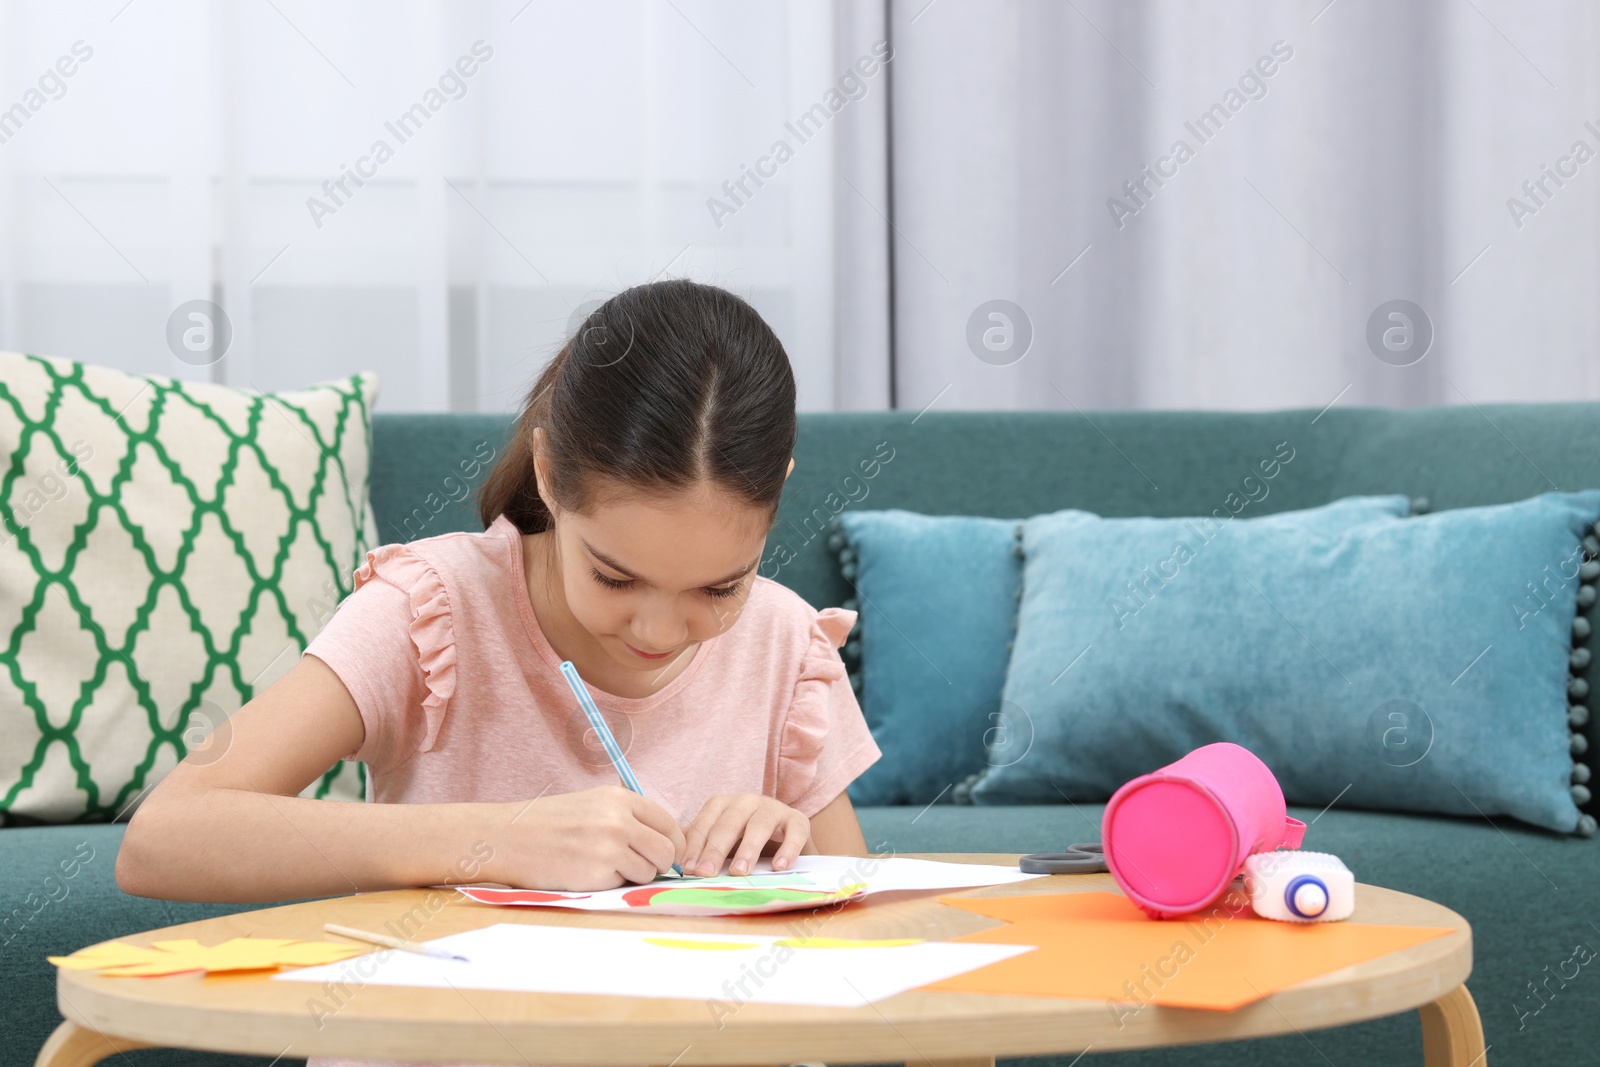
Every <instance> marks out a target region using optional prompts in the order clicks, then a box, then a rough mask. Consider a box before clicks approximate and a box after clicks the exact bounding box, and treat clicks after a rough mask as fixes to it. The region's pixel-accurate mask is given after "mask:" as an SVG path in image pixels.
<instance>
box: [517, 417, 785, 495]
mask: <svg viewBox="0 0 1600 1067" xmlns="http://www.w3.org/2000/svg"><path fill="white" fill-rule="evenodd" d="M539 429H541V430H542V429H544V427H542V426H541V427H539ZM536 432H537V431H536ZM793 473H794V457H793V456H790V457H789V469H788V470H786V471H784V472H783V480H784V481H788V480H789V475H791V474H793Z"/></svg>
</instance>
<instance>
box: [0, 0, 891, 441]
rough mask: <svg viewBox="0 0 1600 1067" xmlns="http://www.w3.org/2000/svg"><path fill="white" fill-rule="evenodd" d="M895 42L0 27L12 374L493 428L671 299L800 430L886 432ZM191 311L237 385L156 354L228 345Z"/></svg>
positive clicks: (70, 15)
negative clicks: (776, 361)
mask: <svg viewBox="0 0 1600 1067" xmlns="http://www.w3.org/2000/svg"><path fill="white" fill-rule="evenodd" d="M882 27H883V9H882V5H881V4H876V3H875V4H871V5H855V4H850V3H847V2H845V0H840V2H839V3H838V4H837V5H829V4H820V3H811V2H805V0H791V2H789V3H786V4H757V5H747V4H739V3H736V2H733V0H670V2H665V0H601V2H596V3H584V4H556V3H549V2H547V0H532V2H530V0H503V2H502V0H493V2H489V0H409V2H407V3H400V4H390V3H379V2H376V0H366V2H362V3H341V4H331V5H330V4H315V3H310V2H308V0H251V2H248V3H246V2H233V0H135V2H133V3H131V4H130V3H128V2H127V0H103V2H94V3H83V4H71V5H66V4H53V3H45V2H42V0H40V2H11V3H6V4H3V5H0V347H4V348H6V349H20V350H23V351H30V352H37V353H41V354H49V355H57V356H64V357H69V358H75V359H83V360H87V361H90V362H95V363H100V364H104V365H108V366H114V367H119V368H122V369H126V370H130V371H134V372H139V373H161V374H169V375H172V376H173V377H179V378H198V379H205V380H215V381H220V382H224V383H227V384H230V385H236V386H239V387H242V388H256V389H260V390H263V391H266V390H271V389H276V388H292V387H299V386H303V385H306V384H309V383H311V382H314V381H320V380H326V379H329V378H333V377H338V376H343V375H346V374H349V373H353V372H355V371H359V370H365V369H372V370H376V371H378V372H379V373H380V374H381V375H382V394H381V396H380V399H379V409H380V410H389V411H401V410H412V411H443V410H467V411H471V410H479V411H505V410H510V409H511V408H512V407H513V406H514V405H515V403H516V401H517V400H518V399H519V398H520V396H521V395H522V394H523V393H524V392H525V390H526V388H527V386H528V385H529V383H531V381H532V379H533V377H534V375H535V374H536V373H537V371H538V370H539V368H540V367H541V366H542V365H543V364H544V362H545V361H546V360H547V359H548V358H549V357H550V356H551V355H552V354H553V353H554V350H555V346H556V344H557V342H558V340H559V339H560V338H561V337H562V336H563V335H564V334H565V332H566V331H567V330H568V327H569V322H570V321H571V320H572V317H573V315H574V313H575V312H577V311H578V310H580V309H581V308H583V306H584V305H585V303H586V302H588V301H591V300H595V299H602V298H604V297H605V296H607V295H609V294H611V293H613V292H616V291H617V290H619V289H622V288H625V287H626V286H628V285H631V284H634V283H637V282H641V281H645V280H648V279H651V278H655V277H660V276H664V275H670V276H683V277H692V278H695V279H697V280H700V281H707V282H713V283H716V284H720V285H723V286H726V287H727V288H729V289H732V290H733V291H735V292H738V293H740V294H741V295H743V296H745V297H746V298H747V299H749V300H751V302H752V303H754V304H755V306H756V307H757V308H758V309H759V310H760V311H761V313H762V314H763V315H764V316H765V317H766V318H767V320H768V321H769V322H770V323H771V324H772V325H773V327H774V329H775V330H776V331H777V332H778V334H779V336H780V337H781V338H782V340H783V341H784V344H785V346H786V348H787V349H788V351H789V353H790V356H791V358H792V360H793V361H794V364H795V367H796V375H797V379H798V381H799V386H800V398H801V406H802V407H803V408H806V409H827V408H835V407H840V406H847V407H848V406H867V407H871V406H883V404H885V403H886V401H887V386H886V384H885V383H886V381H887V379H886V368H887V343H888V342H887V333H888V320H887V316H886V314H885V312H884V307H885V306H886V304H885V303H884V302H883V301H882V300H881V299H880V297H881V295H882V294H884V293H886V292H887V275H886V273H885V271H886V244H885V242H884V237H883V235H884V234H886V233H887V223H886V222H885V221H884V218H883V217H882V216H881V215H879V214H876V212H878V211H883V210H886V207H887V194H886V186H885V172H884V166H883V157H882V153H883V148H882V146H883V140H882V137H883V127H884V108H883V101H884V94H883V91H882V85H883V80H884V77H883V71H882V69H881V65H877V66H874V69H873V71H872V73H871V74H861V73H859V70H860V69H864V68H856V67H854V66H853V65H854V64H856V63H857V61H858V60H859V59H860V58H861V57H864V56H870V55H871V54H872V51H873V46H874V43H875V42H877V41H879V40H881V38H882V36H883V33H882ZM868 65H869V66H871V65H873V64H868ZM68 71H70V73H67V72H68ZM852 71H855V73H852ZM779 142H784V143H786V144H787V145H788V149H789V150H788V152H787V153H784V152H780V151H778V150H777V145H778V143H779ZM380 146H381V147H380ZM777 156H782V158H781V159H778V158H776V157H777ZM752 171H754V172H756V173H755V175H754V176H752V174H751V172H752ZM763 174H765V175H766V177H764V178H763V177H762V175H763ZM847 179H848V181H849V183H851V184H853V185H854V190H853V189H852V188H851V187H850V185H849V184H845V182H846V180H847ZM855 190H859V192H857V191H855ZM718 204H720V207H719V206H718ZM841 234H843V235H844V237H845V240H844V241H841ZM190 301H211V302H212V303H214V304H216V305H218V306H219V307H220V308H221V309H222V314H223V315H224V316H225V321H226V324H227V325H228V327H230V328H231V337H230V338H229V341H228V347H227V349H226V352H225V353H224V354H223V355H222V356H221V358H220V359H215V360H214V361H213V360H211V359H210V355H211V354H212V353H214V352H215V351H216V347H215V346H213V347H210V348H204V347H203V348H202V357H203V358H195V356H194V355H193V354H192V353H190V354H188V355H183V354H181V353H178V352H177V350H176V349H175V348H174V346H173V344H171V343H169V340H168V327H169V320H172V319H173V318H174V316H175V313H177V318H178V319H179V320H180V321H179V325H180V326H184V327H188V326H189V325H190V323H191V321H193V322H196V323H198V326H197V327H196V328H199V329H201V330H202V331H204V329H206V328H207V327H210V328H213V329H214V330H220V329H221V328H222V326H221V321H220V320H219V321H217V322H211V321H209V320H208V321H201V320H190V319H189V318H188V317H187V315H188V313H187V311H186V310H184V305H186V304H187V303H188V302H190ZM841 307H842V309H843V312H844V314H845V315H846V316H848V319H841V317H840V309H841ZM179 336H180V337H181V336H182V333H181V331H180V333H179Z"/></svg>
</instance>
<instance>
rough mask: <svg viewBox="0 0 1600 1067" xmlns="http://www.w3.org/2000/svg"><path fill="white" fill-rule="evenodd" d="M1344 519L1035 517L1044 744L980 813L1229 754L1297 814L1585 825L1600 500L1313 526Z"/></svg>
mask: <svg viewBox="0 0 1600 1067" xmlns="http://www.w3.org/2000/svg"><path fill="white" fill-rule="evenodd" d="M1337 506H1338V505H1329V507H1328V508H1327V509H1316V510H1311V511H1303V512H1285V513H1281V514H1278V515H1272V516H1267V517H1264V518H1260V519H1250V520H1245V521H1231V522H1222V521H1212V522H1209V523H1203V522H1196V521H1194V520H1184V521H1180V520H1176V519H1168V520H1151V519H1101V518H1099V517H1097V516H1093V515H1088V514H1086V513H1083V512H1060V513H1057V514H1054V515H1047V516H1040V517H1038V518H1035V519H1030V520H1028V521H1027V522H1026V523H1025V524H1024V535H1023V544H1024V551H1025V553H1026V556H1027V559H1026V562H1025V564H1024V568H1023V598H1022V609H1021V612H1020V618H1019V622H1018V628H1017V642H1016V651H1015V652H1014V654H1013V656H1012V658H1011V665H1010V668H1009V671H1008V673H1007V676H1006V686H1005V691H1004V698H1005V700H1006V701H1007V703H1008V704H1010V705H1014V706H1015V707H1017V708H1019V709H1024V710H1025V712H1026V715H1027V716H1028V718H1029V720H1030V722H1031V724H1032V727H1033V745H1032V748H1031V750H1030V751H1029V752H1028V753H1027V756H1026V757H1025V758H1024V759H1022V760H1020V761H1017V762H1014V763H1011V764H1009V765H1007V766H997V767H992V768H990V769H989V770H987V771H986V772H985V773H984V775H983V777H982V778H981V779H980V780H979V781H978V783H977V784H976V785H975V786H974V787H973V789H972V796H973V800H974V801H975V802H978V803H1027V802H1051V801H1059V800H1060V799H1061V798H1062V797H1063V796H1070V797H1072V798H1073V799H1078V800H1104V799H1106V798H1107V797H1109V796H1110V795H1111V793H1112V792H1113V791H1115V790H1116V789H1117V788H1118V787H1119V786H1120V785H1122V784H1123V783H1124V782H1126V781H1128V780H1129V779H1131V778H1134V777H1136V776H1138V775H1140V774H1144V773H1146V772H1148V771H1152V770H1154V769H1156V768H1157V767H1160V766H1163V765H1165V764H1167V763H1170V762H1172V761H1173V760H1176V759H1178V758H1180V757H1181V756H1183V755H1184V754H1185V753H1187V752H1189V751H1190V750H1192V749H1194V748H1197V747H1199V746H1200V745H1204V744H1208V743H1211V742H1214V741H1231V742H1234V743H1235V744H1240V745H1243V746H1244V747H1245V748H1248V749H1249V750H1250V751H1252V752H1254V753H1255V754H1256V755H1258V756H1260V757H1261V758H1262V760H1264V761H1265V762H1266V764H1267V765H1268V766H1269V767H1271V768H1272V770H1273V772H1274V773H1275V774H1276V775H1277V776H1278V780H1279V782H1280V783H1281V784H1282V786H1283V790H1284V795H1285V796H1286V797H1287V798H1288V799H1289V801H1290V802H1291V803H1300V804H1319V805H1320V804H1327V803H1331V802H1332V801H1333V800H1335V799H1336V798H1340V797H1342V798H1343V803H1344V804H1346V805H1348V806H1353V807H1366V808H1375V809H1383V810H1398V811H1434V812H1444V813H1451V814H1460V815H1470V814H1474V813H1482V814H1487V815H1512V816H1515V817H1517V818H1519V819H1523V820H1526V821H1528V822H1531V823H1534V824H1536V825H1539V826H1544V827H1546V828H1548V829H1552V830H1562V831H1571V830H1573V829H1575V828H1580V820H1579V812H1578V810H1577V807H1576V804H1575V800H1574V790H1575V789H1576V790H1578V791H1579V792H1580V793H1581V795H1582V796H1584V797H1587V792H1588V791H1587V788H1586V787H1583V786H1574V784H1573V771H1574V765H1573V742H1572V737H1571V734H1570V729H1569V718H1570V717H1571V714H1572V713H1571V712H1570V711H1569V704H1568V700H1569V695H1579V690H1581V689H1582V687H1583V685H1584V683H1583V682H1582V681H1581V680H1578V679H1573V678H1571V673H1570V672H1571V668H1572V665H1573V663H1575V662H1578V661H1577V660H1575V659H1574V658H1573V635H1574V629H1573V627H1574V620H1575V612H1576V609H1577V607H1578V600H1579V596H1578V593H1579V587H1580V574H1581V573H1583V572H1584V571H1585V569H1586V568H1587V569H1588V570H1591V571H1593V572H1596V573H1600V563H1595V564H1585V563H1584V556H1585V549H1584V546H1583V543H1582V542H1583V538H1584V536H1585V535H1586V534H1587V533H1588V532H1589V528H1590V526H1591V524H1593V523H1594V522H1595V521H1596V519H1597V518H1600V490H1587V491H1584V492H1580V493H1545V494H1542V495H1540V496H1537V497H1533V498H1531V499H1528V500H1524V501H1520V502H1518V503H1514V504H1499V505H1494V506H1490V507H1478V508H1459V509H1454V510H1450V511H1444V512H1438V513H1436V514H1431V515H1422V516H1416V517H1412V518H1396V517H1393V516H1390V517H1386V518H1382V519H1377V520H1374V521H1368V522H1363V523H1359V524H1355V525H1351V524H1350V523H1348V522H1342V523H1339V522H1332V521H1323V522H1314V521H1313V518H1314V517H1316V516H1319V515H1322V514H1332V513H1334V509H1336V508H1337ZM1401 513H1402V514H1403V511H1402V512H1401ZM1158 561H1159V562H1158ZM1592 578H1593V575H1590V580H1592ZM1591 595H1592V594H1591ZM1578 621H1580V622H1583V621H1584V620H1582V619H1579V620H1578ZM1585 625H1586V623H1585ZM1579 655H1580V656H1581V657H1582V658H1583V659H1585V660H1586V658H1587V655H1588V653H1587V651H1582V652H1581V653H1580V654H1579ZM1074 662H1075V665H1074V666H1072V667H1071V669H1070V670H1064V669H1063V668H1064V667H1066V666H1067V665H1068V664H1069V663H1074ZM1581 828H1582V829H1584V830H1585V831H1586V832H1589V833H1592V832H1593V829H1594V827H1593V824H1592V822H1585V823H1584V824H1583V825H1582V827H1581Z"/></svg>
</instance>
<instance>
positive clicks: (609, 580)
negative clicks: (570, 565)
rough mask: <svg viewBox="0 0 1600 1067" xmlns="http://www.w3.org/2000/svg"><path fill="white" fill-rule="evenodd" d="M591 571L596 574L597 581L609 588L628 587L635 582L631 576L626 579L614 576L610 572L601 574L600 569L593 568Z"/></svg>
mask: <svg viewBox="0 0 1600 1067" xmlns="http://www.w3.org/2000/svg"><path fill="white" fill-rule="evenodd" d="M589 573H590V574H592V575H593V576H594V580H595V581H597V582H599V583H600V584H601V585H603V586H605V587H606V588H607V589H626V588H628V586H630V585H632V584H633V580H632V579H631V578H630V579H626V580H624V579H622V578H613V577H611V576H610V575H609V574H601V573H600V572H599V571H597V570H593V569H591V570H590V571H589Z"/></svg>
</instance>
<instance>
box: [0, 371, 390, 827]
mask: <svg viewBox="0 0 1600 1067" xmlns="http://www.w3.org/2000/svg"><path fill="white" fill-rule="evenodd" d="M377 395H378V378H377V376H376V375H375V374H371V373H366V374H358V375H355V376H354V377H351V378H348V379H345V380H343V381H338V382H327V383H321V384H317V385H313V386H311V387H309V388H307V389H302V390H298V391H294V392H285V393H267V394H263V393H259V392H255V391H253V390H251V391H245V390H239V389H232V388H228V387H226V386H221V385H213V384H209V383H203V382H186V381H180V380H176V379H173V378H167V377H163V376H161V375H148V376H142V377H141V376H137V375H131V374H125V373H122V372H121V371H116V370H110V369H108V368H105V367H96V366H92V365H89V364H84V363H77V362H73V361H70V360H64V359H51V358H45V357H39V356H29V355H20V354H17V353H9V352H8V353H0V519H3V520H4V522H3V527H4V528H3V529H0V825H26V824H33V823H41V822H46V823H52V822H72V821H83V822H94V821H105V820H107V819H115V818H119V817H121V816H122V815H123V814H125V813H126V812H127V811H128V810H129V809H130V807H131V805H132V804H134V803H136V802H137V801H138V800H139V799H140V798H141V797H142V796H143V794H144V793H145V792H146V791H147V790H148V789H149V788H150V787H152V786H154V785H155V784H156V782H158V781H160V780H161V778H162V777H163V776H164V775H165V774H166V773H167V772H168V771H170V770H171V769H172V767H173V766H174V765H176V763H177V761H178V760H179V759H181V758H182V757H183V756H184V754H185V753H186V752H188V751H189V750H190V749H194V750H195V751H196V758H197V759H207V758H213V759H214V758H216V757H217V756H220V755H221V753H222V752H223V751H225V750H226V738H227V731H226V729H225V728H224V729H219V730H218V731H217V732H216V734H215V735H214V736H210V735H211V731H212V729H213V727H217V726H219V725H221V724H223V723H224V722H225V720H226V718H227V716H229V715H231V714H232V713H233V712H234V711H237V710H238V709H239V707H240V706H241V705H243V704H244V703H245V702H246V701H248V700H249V699H250V698H251V696H252V695H254V693H256V692H257V691H259V690H261V689H265V688H266V687H267V686H268V685H270V684H271V683H272V682H274V681H276V680H277V679H278V678H279V677H281V676H282V675H284V674H285V673H287V672H288V670H289V668H290V667H292V666H294V664H295V663H296V662H297V661H298V660H299V658H300V652H301V650H303V649H304V648H305V646H306V644H307V642H309V641H310V640H311V638H312V637H313V636H314V635H315V634H316V633H317V631H318V630H320V629H321V628H322V626H323V624H324V623H325V622H327V620H328V619H329V618H331V617H332V615H333V610H334V608H335V607H336V606H337V605H338V603H339V601H340V600H342V599H343V598H344V597H345V596H346V595H348V594H349V593H350V591H351V589H350V581H351V574H352V572H353V571H354V570H355V569H356V567H357V566H358V565H359V564H360V563H361V561H362V560H363V559H364V558H365V554H366V552H367V550H368V549H369V548H373V547H376V545H377V527H376V524H375V523H374V521H373V517H372V507H371V504H370V499H369V493H368V469H369V459H370V455H371V448H372V406H373V403H374V402H375V401H376V399H377ZM365 771H366V769H365V767H364V766H362V765H360V764H355V765H348V764H345V763H344V762H343V761H340V762H338V763H335V764H334V765H333V766H332V767H331V768H330V769H329V770H328V772H327V773H326V774H325V775H323V776H322V777H321V778H320V779H319V780H318V781H316V782H314V783H312V785H310V786H308V787H307V789H306V790H305V791H304V793H303V794H302V795H304V796H315V797H333V798H336V799H351V800H358V799H361V797H362V795H363V793H364V790H365V781H366V773H365Z"/></svg>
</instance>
